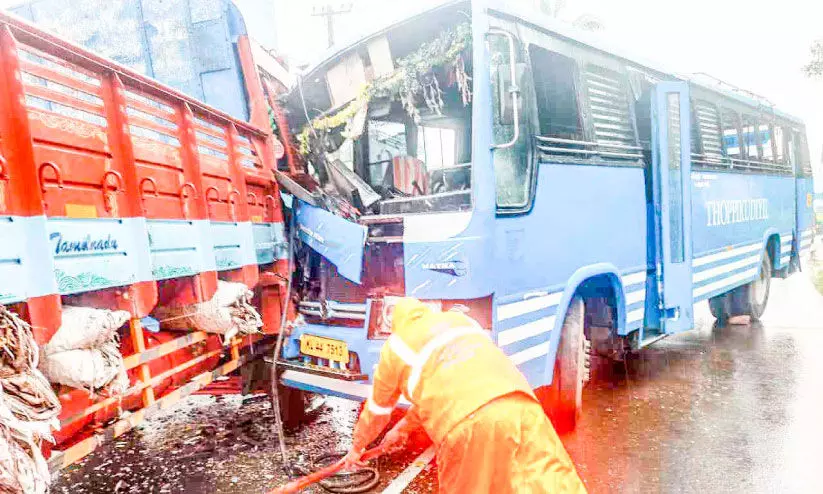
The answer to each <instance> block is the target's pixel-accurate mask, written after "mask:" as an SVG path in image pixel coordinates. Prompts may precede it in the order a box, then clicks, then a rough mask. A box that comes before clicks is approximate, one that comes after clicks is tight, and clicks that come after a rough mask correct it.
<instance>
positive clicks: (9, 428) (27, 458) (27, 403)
mask: <svg viewBox="0 0 823 494" xmlns="http://www.w3.org/2000/svg"><path fill="white" fill-rule="evenodd" d="M38 359H39V349H38V347H37V343H36V342H35V340H34V336H33V335H32V333H31V327H30V326H29V325H28V324H27V323H26V322H25V321H24V320H22V319H21V318H20V317H18V316H17V315H16V314H14V313H13V312H11V311H9V310H7V309H6V308H5V307H4V306H2V305H0V493H4V494H5V493H9V494H41V493H45V492H47V491H48V485H49V479H50V477H49V470H48V466H47V464H46V461H45V459H44V458H43V455H42V453H41V451H40V444H41V443H42V441H43V440H44V439H45V440H49V441H51V440H52V437H51V429H52V427H55V428H57V426H58V425H59V423H58V422H57V416H58V415H59V414H60V400H59V399H58V398H57V395H55V394H54V391H53V390H52V388H51V385H50V384H49V382H48V381H47V380H46V378H45V377H43V374H41V373H40V371H38V370H37V364H38Z"/></svg>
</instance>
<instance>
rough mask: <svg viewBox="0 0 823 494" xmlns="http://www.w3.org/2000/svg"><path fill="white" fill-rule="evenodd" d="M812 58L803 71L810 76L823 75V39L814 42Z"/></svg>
mask: <svg viewBox="0 0 823 494" xmlns="http://www.w3.org/2000/svg"><path fill="white" fill-rule="evenodd" d="M811 52H812V59H811V60H810V61H809V63H808V64H807V65H806V66H805V67H803V72H805V73H806V75H807V76H809V77H823V39H819V40H817V41H815V42H814V43H812V47H811Z"/></svg>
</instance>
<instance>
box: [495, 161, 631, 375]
mask: <svg viewBox="0 0 823 494" xmlns="http://www.w3.org/2000/svg"><path fill="white" fill-rule="evenodd" d="M644 184H645V182H644V177H643V169H642V168H634V167H615V166H590V165H587V166H580V165H569V164H542V165H540V169H539V178H538V184H537V191H536V199H535V202H534V207H533V208H532V210H531V211H530V212H529V213H528V214H524V215H522V216H516V217H499V218H498V220H497V221H496V224H495V232H494V233H495V235H494V239H495V240H494V241H495V258H496V263H495V264H496V266H495V286H496V288H495V305H496V320H495V324H494V336H495V341H496V342H497V343H498V345H500V346H501V348H503V350H504V351H505V352H506V354H508V355H510V356H511V358H512V360H513V361H514V362H515V363H517V364H518V366H519V368H520V370H521V371H523V373H524V374H525V375H526V377H527V378H528V379H529V382H530V383H531V384H532V385H533V386H540V385H544V384H548V380H549V379H550V378H551V376H548V375H546V374H547V373H546V369H547V367H548V368H549V369H551V367H552V366H550V365H548V366H547V363H548V362H553V361H554V356H555V353H556V349H557V344H558V341H559V328H560V327H561V326H562V324H563V315H562V314H557V313H556V312H557V311H558V310H562V309H560V302H561V299H562V298H563V290H564V289H566V288H567V287H566V285H567V283H568V280H569V278H570V277H571V276H572V275H573V274H574V273H575V272H576V271H578V270H580V269H581V268H583V267H586V266H592V265H594V264H600V263H606V264H611V265H614V266H616V267H617V268H618V269H619V270H620V273H619V274H620V275H621V276H622V277H623V286H624V288H625V297H626V299H629V300H633V301H634V302H633V303H632V304H630V305H629V306H628V307H627V308H626V313H627V314H633V317H634V320H631V321H629V325H630V326H633V327H634V328H639V327H640V324H641V323H642V319H643V314H644V312H643V306H644V302H645V286H644V283H645V271H646V192H645V185H644ZM627 280H628V281H630V282H629V283H627V282H626V281H627ZM629 285H632V286H631V287H629ZM569 289H573V287H569ZM632 290H633V291H632ZM547 359H548V360H547ZM549 372H550V370H549Z"/></svg>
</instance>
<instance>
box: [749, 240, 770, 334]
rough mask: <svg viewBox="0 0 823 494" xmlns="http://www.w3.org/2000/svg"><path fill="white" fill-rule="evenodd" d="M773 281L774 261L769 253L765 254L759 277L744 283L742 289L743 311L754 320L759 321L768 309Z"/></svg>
mask: <svg viewBox="0 0 823 494" xmlns="http://www.w3.org/2000/svg"><path fill="white" fill-rule="evenodd" d="M771 282H772V263H771V259H770V258H769V256H768V255H764V256H763V262H762V264H761V265H760V274H759V275H758V277H757V278H756V279H755V280H754V281H752V282H751V283H749V284H748V285H744V286H743V287H741V288H742V290H741V298H742V302H743V311H742V313H743V314H745V315H747V316H751V318H752V321H759V320H760V317H761V316H763V313H764V312H765V311H766V304H767V303H768V302H769V291H770V289H771Z"/></svg>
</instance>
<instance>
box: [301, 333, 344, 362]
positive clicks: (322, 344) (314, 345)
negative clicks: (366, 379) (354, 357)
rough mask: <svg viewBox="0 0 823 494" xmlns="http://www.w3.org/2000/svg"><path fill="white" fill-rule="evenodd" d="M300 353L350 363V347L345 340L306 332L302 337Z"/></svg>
mask: <svg viewBox="0 0 823 494" xmlns="http://www.w3.org/2000/svg"><path fill="white" fill-rule="evenodd" d="M300 353H302V354H305V355H311V356H312V357H320V358H325V359H329V360H335V361H337V362H343V363H344V364H348V363H349V347H348V345H346V342H344V341H338V340H331V339H329V338H321V337H319V336H312V335H308V334H304V335H302V336H301V337H300Z"/></svg>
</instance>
